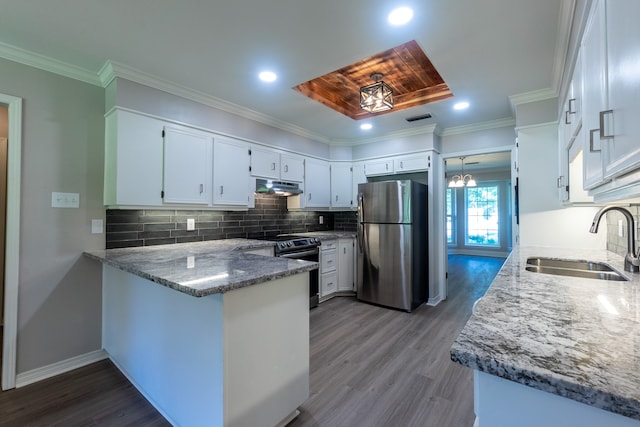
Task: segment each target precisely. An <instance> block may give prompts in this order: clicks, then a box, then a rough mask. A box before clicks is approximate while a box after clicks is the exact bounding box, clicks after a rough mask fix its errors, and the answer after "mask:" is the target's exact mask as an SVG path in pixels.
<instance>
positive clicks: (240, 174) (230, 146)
mask: <svg viewBox="0 0 640 427" xmlns="http://www.w3.org/2000/svg"><path fill="white" fill-rule="evenodd" d="M248 188H249V145H248V144H247V143H246V142H244V141H241V140H239V139H234V138H229V137H224V136H217V135H216V136H215V137H214V140H213V203H214V204H216V205H238V206H247V205H248V204H249V192H248V190H247V189H248ZM254 188H255V186H254Z"/></svg>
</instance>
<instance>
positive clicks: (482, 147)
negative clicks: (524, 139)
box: [442, 126, 516, 158]
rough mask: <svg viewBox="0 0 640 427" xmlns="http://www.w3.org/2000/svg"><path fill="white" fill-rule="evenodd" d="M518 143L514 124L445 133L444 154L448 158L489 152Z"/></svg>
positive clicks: (443, 141)
mask: <svg viewBox="0 0 640 427" xmlns="http://www.w3.org/2000/svg"><path fill="white" fill-rule="evenodd" d="M515 143H516V133H515V131H514V130H513V126H507V127H499V128H493V129H483V130H479V131H476V132H468V133H453V134H448V133H447V132H445V133H444V135H443V136H442V155H443V156H444V157H445V158H447V157H451V155H455V154H459V153H470V152H472V153H488V152H491V151H495V149H496V148H502V147H511V146H513V145H515Z"/></svg>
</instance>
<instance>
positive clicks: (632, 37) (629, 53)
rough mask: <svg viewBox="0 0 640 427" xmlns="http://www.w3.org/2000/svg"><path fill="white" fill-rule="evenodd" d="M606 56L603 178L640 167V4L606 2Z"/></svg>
mask: <svg viewBox="0 0 640 427" xmlns="http://www.w3.org/2000/svg"><path fill="white" fill-rule="evenodd" d="M605 4H606V52H607V56H606V57H607V74H606V76H607V82H608V87H607V89H608V92H607V94H608V105H607V110H608V111H610V113H606V114H605V115H604V118H605V120H604V125H605V126H604V127H605V129H604V131H603V133H604V134H605V135H606V136H611V137H610V138H609V139H606V140H604V141H603V142H602V143H603V155H604V162H605V164H604V169H605V170H604V176H605V178H609V177H615V176H619V175H622V174H624V173H626V172H628V171H630V170H632V169H636V168H638V167H639V166H640V102H638V100H640V79H639V77H638V72H639V68H638V67H639V65H638V64H639V61H640V25H638V16H640V2H639V1H618V0H607V1H606V2H605Z"/></svg>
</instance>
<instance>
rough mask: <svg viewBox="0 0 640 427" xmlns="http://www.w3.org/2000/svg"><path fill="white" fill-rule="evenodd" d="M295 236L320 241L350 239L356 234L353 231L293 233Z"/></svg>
mask: <svg viewBox="0 0 640 427" xmlns="http://www.w3.org/2000/svg"><path fill="white" fill-rule="evenodd" d="M295 235H296V236H301V237H317V238H318V239H320V240H321V241H322V240H331V239H351V238H355V237H357V235H358V233H356V232H355V231H310V232H308V233H295Z"/></svg>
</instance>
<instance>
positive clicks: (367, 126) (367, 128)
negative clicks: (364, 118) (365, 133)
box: [360, 123, 373, 130]
mask: <svg viewBox="0 0 640 427" xmlns="http://www.w3.org/2000/svg"><path fill="white" fill-rule="evenodd" d="M372 127H373V125H372V124H371V123H363V124H361V125H360V129H362V130H369V129H371V128H372Z"/></svg>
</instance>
